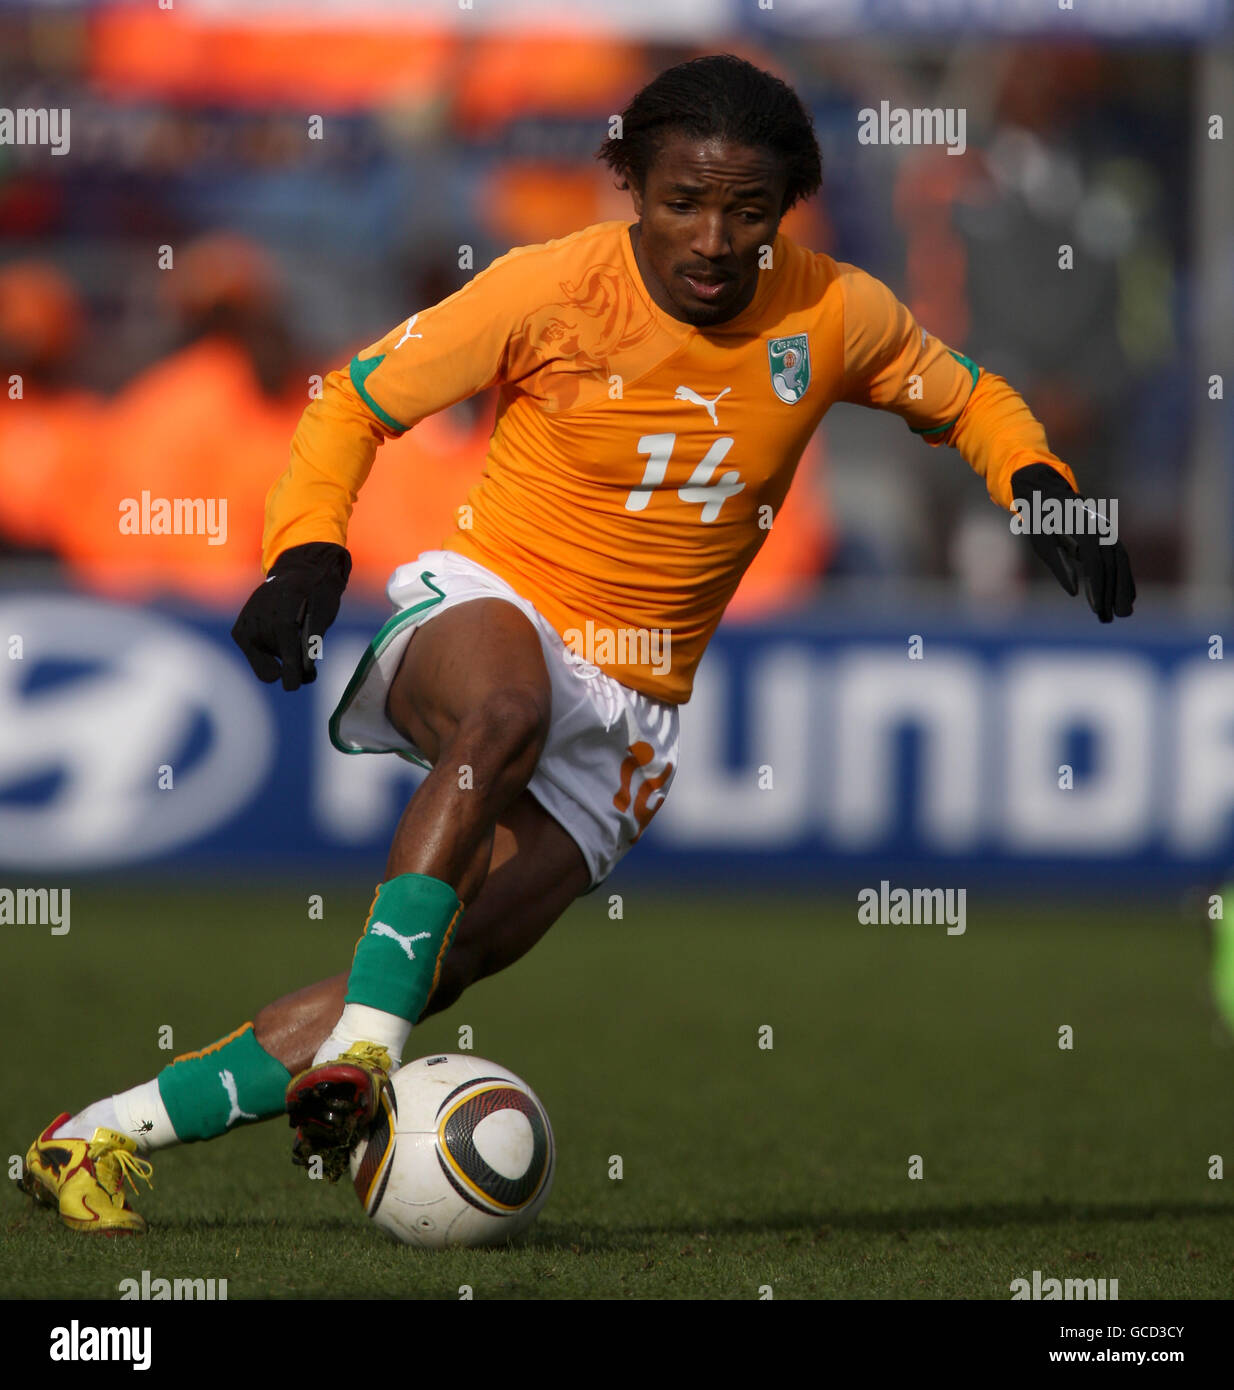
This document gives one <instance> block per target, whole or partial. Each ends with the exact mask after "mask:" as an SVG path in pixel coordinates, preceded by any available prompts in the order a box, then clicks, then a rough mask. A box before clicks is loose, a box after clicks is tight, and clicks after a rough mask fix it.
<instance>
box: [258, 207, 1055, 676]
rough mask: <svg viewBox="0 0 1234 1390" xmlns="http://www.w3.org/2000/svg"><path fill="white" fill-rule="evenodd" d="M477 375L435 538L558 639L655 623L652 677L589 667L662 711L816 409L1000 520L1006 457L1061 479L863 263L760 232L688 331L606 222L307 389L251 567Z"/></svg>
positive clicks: (431, 314) (518, 254)
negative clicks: (883, 423)
mask: <svg viewBox="0 0 1234 1390" xmlns="http://www.w3.org/2000/svg"><path fill="white" fill-rule="evenodd" d="M494 385H498V386H500V388H501V390H500V404H499V407H498V412H497V422H496V425H495V426H494V430H493V435H492V439H491V441H490V444H489V450H488V460H487V463H486V466H485V470H484V475H483V478H482V479H481V481H480V483H479V484H478V485H477V486H476V487H474V488H473V489H472V490H471V492H470V494H469V495H468V500H467V505H466V507H465V508H462V509H460V522H459V527H458V529H457V530H456V531H454V532H453V533H452V534H451V535H450V536H449V537H448V538H447V539H446V540H445V541H444V547H445V548H446V549H450V550H455V551H458V552H459V553H461V554H463V555H467V556H470V557H471V558H472V559H474V560H476V561H478V562H479V563H480V564H482V565H485V566H486V567H487V568H488V569H490V570H492V571H493V572H494V573H496V574H499V575H500V576H501V577H502V578H504V579H505V580H506V581H507V582H508V583H509V584H511V585H512V586H513V587H514V588H515V589H516V590H517V591H518V592H519V593H521V594H522V595H523V596H524V597H525V598H527V599H529V600H530V601H531V602H532V603H534V604H535V605H536V607H537V608H538V609H539V610H540V612H541V613H543V614H544V616H545V617H546V618H547V619H548V620H549V622H550V623H552V625H553V626H554V627H555V628H556V629H557V630H558V632H560V633H561V634H562V635H563V637H566V640H567V641H571V640H573V639H572V638H571V637H570V636H568V634H571V633H572V632H573V633H582V632H585V631H589V632H593V633H595V632H605V631H607V632H609V633H612V634H621V633H631V634H632V633H649V634H650V633H659V634H664V633H667V634H669V635H670V639H671V654H672V659H671V662H670V663H669V669H668V670H667V671H663V670H662V669H661V670H660V671H655V670H652V669H651V665H650V663H645V662H644V663H640V662H639V661H638V660H637V653H638V651H639V646H638V644H637V643H636V642H635V641H634V640H633V639H630V640H628V641H622V640H620V639H619V638H618V637H612V638H610V639H609V650H611V651H612V652H614V653H616V659H614V660H612V661H606V660H604V658H603V654H601V655H594V656H591V659H594V660H595V661H596V664H598V665H601V666H603V668H604V669H605V670H606V671H607V672H608V674H609V675H611V676H613V677H615V678H616V679H617V680H619V681H622V682H623V683H624V684H626V685H628V686H630V687H632V688H633V689H635V690H639V691H643V692H644V693H646V694H649V695H653V696H655V697H657V698H659V699H662V700H667V701H669V702H672V703H681V702H683V701H685V700H687V699H688V698H689V696H690V690H691V687H692V685H693V680H694V672H695V669H696V667H697V665H698V662H699V659H700V657H701V656H702V654H703V651H704V649H705V647H706V645H707V642H708V640H709V639H710V637H711V634H712V633H713V632H714V631H715V628H716V625H717V624H718V623H719V621H720V617H721V615H722V614H723V612H724V607H725V605H726V604H727V602H728V600H729V599H730V598H731V597H732V595H733V592H734V590H735V589H736V587H737V584H738V581H739V580H740V578H741V575H742V573H743V572H744V570H745V569H746V567H747V565H749V563H750V561H751V560H752V559H753V558H754V556H755V554H756V553H757V551H758V549H759V546H760V545H761V544H762V542H763V540H764V539H765V537H766V535H767V531H768V528H769V526H770V524H771V522H772V520H773V519H774V516H775V512H776V510H777V509H778V508H779V506H780V503H781V502H782V501H783V499H784V496H785V494H786V492H787V491H788V486H789V483H790V482H791V481H792V477H793V471H794V469H795V468H796V466H797V461H798V459H799V458H800V457H801V453H802V451H803V449H804V448H805V445H806V442H807V441H808V440H809V438H810V436H811V434H813V432H814V430H815V429H816V428H817V426H818V423H819V421H820V420H821V419H822V417H823V415H824V414H825V413H826V412H827V410H828V408H829V407H830V406H831V405H833V404H834V403H835V402H836V401H849V402H854V403H856V404H859V405H865V406H871V407H873V408H876V409H881V410H892V411H895V412H896V413H897V414H898V415H900V416H901V417H902V418H903V419H904V420H905V421H906V422H907V423H908V425H909V426H910V428H912V429H913V430H914V431H916V432H917V433H919V434H921V436H922V438H923V439H925V440H926V442H927V443H929V444H932V445H938V444H952V445H954V446H955V447H956V448H957V449H958V450H959V451H960V453H961V454H962V455H963V457H964V458H965V459H966V460H967V462H968V463H969V465H970V466H971V467H972V468H973V470H974V471H975V472H976V473H978V474H979V475H981V476H982V477H983V478H984V479H985V481H986V486H987V488H988V490H989V492H990V495H991V497H992V498H993V499H994V501H995V502H997V503H998V504H999V505H1000V506H1003V507H1005V508H1008V509H1010V507H1011V501H1012V499H1011V485H1010V479H1011V474H1012V473H1013V472H1014V471H1015V469H1017V468H1019V467H1020V466H1022V465H1023V464H1026V463H1032V462H1044V463H1048V464H1050V465H1052V466H1053V467H1054V468H1056V469H1057V470H1058V471H1059V472H1060V473H1062V474H1063V476H1064V477H1066V479H1067V481H1068V482H1069V483H1071V484H1072V485H1073V486H1074V484H1075V479H1074V477H1073V475H1072V474H1071V471H1070V469H1068V468H1067V466H1066V465H1065V464H1064V463H1062V461H1061V460H1059V459H1058V458H1056V457H1055V456H1054V455H1053V454H1052V453H1051V452H1050V450H1049V448H1048V446H1047V443H1046V438H1045V433H1044V431H1043V430H1042V428H1041V425H1040V424H1039V423H1038V421H1037V420H1036V419H1035V418H1034V417H1033V415H1032V414H1031V413H1030V411H1029V410H1028V407H1027V406H1026V405H1025V404H1024V401H1023V400H1022V399H1021V397H1020V396H1019V395H1018V394H1017V393H1016V392H1015V391H1014V390H1012V388H1011V387H1010V386H1008V385H1007V383H1006V382H1005V381H1004V380H1003V379H1002V378H1001V377H998V376H994V375H992V374H991V373H989V372H985V371H982V370H981V369H980V368H979V367H977V366H976V365H975V364H974V363H972V362H970V361H969V360H968V358H966V357H964V356H962V355H961V354H959V353H956V352H953V351H951V350H950V349H948V348H947V347H946V346H945V345H944V344H943V343H941V342H940V341H939V340H938V339H937V338H934V337H932V336H931V335H930V334H929V333H927V332H926V331H925V330H924V329H922V328H920V327H919V326H918V325H917V323H916V322H915V321H914V319H913V316H912V314H910V313H909V311H908V310H907V309H906V308H905V306H904V305H903V304H901V303H900V302H899V301H898V300H897V299H896V298H895V296H894V295H893V294H892V293H891V291H890V290H889V289H888V288H887V287H886V285H884V284H882V283H881V282H880V281H879V280H876V279H875V278H874V277H873V276H872V275H869V274H867V273H866V272H865V271H863V270H860V269H858V268H857V267H856V266H852V265H847V264H845V263H843V262H838V261H835V260H833V259H832V258H831V257H830V256H826V255H822V254H819V253H815V252H812V251H807V250H805V249H804V248H802V247H800V246H798V245H796V244H795V243H794V242H792V241H790V240H789V239H788V238H787V237H784V236H777V238H776V240H775V242H774V244H773V246H772V250H771V256H770V264H769V266H768V267H767V268H766V269H763V270H761V271H760V273H759V282H758V287H757V289H756V291H755V294H754V298H753V299H752V301H751V302H750V304H749V305H748V306H747V307H746V308H745V309H744V310H743V311H742V312H741V313H740V314H739V315H737V316H736V317H735V318H733V319H731V320H729V322H727V323H723V324H719V325H717V326H715V327H713V328H707V329H701V328H694V327H692V326H691V325H689V324H686V323H682V322H679V321H678V320H677V319H674V318H672V317H671V316H670V315H668V314H666V313H665V312H664V311H663V310H661V309H660V308H659V307H658V306H657V305H656V304H654V303H653V302H652V300H651V298H650V296H649V295H648V293H647V290H646V288H645V286H644V284H643V280H642V276H641V273H640V271H639V269H638V266H637V264H636V262H635V259H634V251H633V248H632V245H631V242H630V229H629V226H628V225H627V224H626V223H624V222H604V223H600V224H598V225H596V226H594V227H588V228H586V229H585V230H584V231H581V232H576V233H575V234H574V235H573V236H569V237H565V238H564V239H562V240H560V241H550V242H547V243H546V244H544V245H542V246H527V247H520V248H519V249H517V250H514V251H511V252H510V253H509V254H508V255H505V256H502V257H500V258H499V259H498V260H496V261H494V262H493V264H492V265H491V266H489V267H488V269H487V270H485V271H482V272H481V273H480V274H478V275H476V276H475V278H474V279H472V280H471V281H470V282H469V283H468V284H467V285H466V286H465V287H464V288H463V289H461V290H459V291H458V292H457V293H456V294H453V295H451V296H450V297H449V298H448V299H445V300H443V301H442V302H441V303H440V304H437V305H435V306H434V307H433V308H431V309H425V310H422V311H420V312H419V313H416V314H413V315H412V316H411V317H410V318H409V319H407V320H405V321H404V322H402V323H400V324H399V325H398V326H397V327H396V328H394V329H392V330H391V331H390V332H389V333H388V334H386V336H385V337H384V338H382V339H380V340H379V341H378V342H376V343H374V344H373V345H372V346H371V347H369V348H366V349H365V350H364V351H363V352H362V353H360V354H359V355H358V356H357V357H355V358H354V359H353V360H352V362H351V364H350V367H349V368H348V369H347V370H345V371H344V370H339V371H334V372H331V373H330V374H329V376H327V377H326V379H325V383H324V387H323V392H322V395H321V397H320V399H318V400H316V401H314V402H313V403H312V404H311V405H310V406H309V407H308V409H307V410H305V412H304V415H303V416H302V418H301V420H300V424H299V427H298V428H297V430H296V432H295V436H294V438H293V439H292V443H291V462H290V465H289V467H288V468H287V471H286V472H285V473H284V474H283V475H282V476H281V477H280V478H279V479H278V481H277V482H276V483H275V484H274V486H273V487H272V488H271V490H270V493H269V496H268V498H267V501H266V528H265V536H264V541H263V547H262V550H263V562H264V564H265V566H266V567H267V568H269V566H270V565H271V564H273V562H274V560H275V559H276V557H277V556H278V555H279V554H280V553H281V552H282V551H283V550H286V549H287V548H288V547H289V546H292V545H299V544H302V543H303V542H306V541H335V542H337V543H338V544H340V545H342V544H345V542H346V537H347V523H348V519H349V517H350V515H351V510H352V507H353V505H354V503H355V499H356V495H357V493H358V491H359V489H360V487H361V486H362V485H363V483H364V480H365V478H366V477H367V476H368V473H369V470H370V468H371V467H372V465H373V460H374V456H375V454H376V451H377V446H378V445H379V444H380V443H381V442H382V440H384V439H388V438H392V437H394V436H396V435H398V434H401V433H402V432H403V431H404V430H407V429H410V428H411V427H412V426H414V425H415V424H416V423H417V421H419V420H422V419H424V417H425V416H427V415H431V414H433V413H434V412H435V411H438V410H442V409H444V408H445V407H446V406H449V405H452V404H453V403H454V402H456V401H459V400H462V399H463V398H464V397H466V396H470V395H473V394H474V393H475V392H477V391H480V390H483V389H485V388H487V387H490V386H494ZM408 558H409V559H411V558H414V557H412V556H408ZM588 622H590V623H591V624H592V627H591V628H588ZM663 647H664V640H663V637H661V647H660V649H661V650H663ZM599 650H600V651H601V653H602V652H603V648H599ZM627 657H628V658H630V659H629V660H626V659H625V658H627ZM656 664H657V666H659V667H660V668H662V667H663V665H664V663H663V661H660V660H658V661H657V663H656Z"/></svg>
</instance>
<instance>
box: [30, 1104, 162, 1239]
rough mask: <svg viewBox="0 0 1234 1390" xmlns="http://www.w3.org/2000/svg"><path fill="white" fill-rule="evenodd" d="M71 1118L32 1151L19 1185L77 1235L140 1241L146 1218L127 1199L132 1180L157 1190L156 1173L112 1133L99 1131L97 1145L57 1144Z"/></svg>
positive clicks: (124, 1140) (62, 1141)
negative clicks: (131, 1237) (56, 1213)
mask: <svg viewBox="0 0 1234 1390" xmlns="http://www.w3.org/2000/svg"><path fill="white" fill-rule="evenodd" d="M68 1118H69V1113H68V1111H67V1110H66V1111H65V1112H64V1114H63V1115H60V1116H58V1117H57V1118H56V1119H54V1120H53V1121H52V1122H51V1124H49V1125H48V1126H47V1128H46V1129H45V1130H44V1131H43V1132H42V1134H40V1135H39V1137H38V1138H37V1139H36V1140H35V1141H34V1143H33V1144H31V1145H30V1150H29V1152H28V1153H27V1154H26V1162H25V1165H24V1166H23V1168H22V1174H21V1177H20V1178H19V1179H18V1183H19V1185H20V1186H21V1187H22V1189H23V1190H24V1191H26V1192H28V1193H29V1194H30V1196H31V1197H33V1198H34V1200H35V1201H36V1202H39V1203H41V1204H42V1205H43V1206H45V1207H52V1208H54V1209H55V1210H57V1211H59V1213H60V1220H61V1221H63V1222H64V1224H65V1225H66V1226H68V1227H69V1228H70V1229H71V1230H74V1231H92V1232H96V1233H98V1234H99V1235H105V1236H118V1235H140V1234H141V1233H142V1232H143V1231H144V1230H145V1229H146V1222H145V1218H144V1217H142V1216H141V1215H140V1213H138V1212H135V1211H134V1210H133V1208H132V1207H130V1206H129V1204H128V1200H127V1199H126V1197H125V1195H124V1184H125V1181H126V1179H127V1181H128V1184H129V1186H130V1187H131V1188H132V1189H133V1191H134V1192H136V1191H137V1184H136V1183H135V1182H134V1181H133V1178H134V1176H136V1177H139V1178H141V1179H142V1180H143V1181H144V1182H145V1183H147V1184H148V1185H149V1186H151V1187H153V1186H154V1181H153V1173H154V1169H153V1168H152V1166H151V1165H150V1163H149V1162H148V1161H147V1160H146V1159H144V1158H138V1156H137V1145H136V1143H134V1141H133V1140H132V1139H130V1138H129V1137H128V1136H127V1135H125V1134H119V1133H117V1132H116V1131H115V1130H114V1129H96V1130H95V1131H94V1138H93V1139H89V1140H86V1139H55V1138H52V1135H53V1134H54V1132H55V1130H56V1129H57V1128H58V1127H59V1126H60V1125H62V1124H63V1123H64V1122H65V1120H67V1119H68Z"/></svg>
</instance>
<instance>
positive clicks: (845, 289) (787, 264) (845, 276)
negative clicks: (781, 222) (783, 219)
mask: <svg viewBox="0 0 1234 1390" xmlns="http://www.w3.org/2000/svg"><path fill="white" fill-rule="evenodd" d="M775 253H776V257H777V259H778V261H779V262H780V265H781V267H782V272H783V273H782V276H781V285H782V292H783V293H784V294H786V295H787V296H788V297H790V298H792V299H795V300H797V301H798V302H799V303H800V304H802V305H803V306H804V305H807V304H818V303H821V302H822V300H823V298H824V296H826V295H827V294H828V293H831V294H833V295H842V296H843V297H844V299H845V300H846V301H850V302H856V301H859V300H867V301H872V300H877V299H881V298H882V297H883V296H885V295H889V294H890V293H891V291H890V290H889V289H888V288H887V286H886V285H884V284H883V282H882V281H881V280H879V279H877V278H876V277H875V276H873V275H871V274H870V272H869V271H868V270H863V269H862V268H861V267H860V266H859V265H853V264H852V263H851V262H849V261H840V260H837V259H836V258H835V257H834V256H829V255H828V254H827V253H826V252H825V251H814V250H811V249H810V248H809V247H807V246H802V245H801V244H800V242H796V241H794V240H793V239H792V238H791V237H787V236H784V235H783V233H781V234H780V236H778V237H777V238H776V245H775Z"/></svg>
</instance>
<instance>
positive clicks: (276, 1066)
mask: <svg viewBox="0 0 1234 1390" xmlns="http://www.w3.org/2000/svg"><path fill="white" fill-rule="evenodd" d="M290 1080H291V1073H290V1072H289V1071H288V1070H287V1068H286V1067H285V1066H284V1065H283V1064H282V1062H280V1061H278V1060H277V1059H276V1058H274V1057H271V1056H270V1054H269V1053H268V1052H267V1051H266V1050H265V1048H264V1047H262V1045H261V1044H260V1043H259V1042H258V1041H257V1034H256V1033H255V1032H254V1030H253V1025H252V1024H251V1023H245V1024H243V1025H242V1026H241V1027H239V1028H237V1029H236V1031H235V1032H234V1033H229V1034H228V1035H227V1036H226V1037H225V1038H220V1039H219V1041H218V1042H216V1043H211V1044H210V1046H209V1047H203V1048H202V1049H201V1051H200V1052H188V1053H185V1055H184V1056H183V1057H177V1058H176V1059H175V1060H174V1061H173V1062H172V1063H171V1065H170V1066H167V1067H164V1068H163V1070H162V1071H161V1072H159V1076H158V1083H159V1095H160V1096H161V1097H162V1099H163V1104H164V1105H165V1106H166V1107H167V1114H168V1117H169V1118H170V1120H171V1126H172V1128H173V1129H174V1130H175V1131H176V1138H177V1139H179V1140H180V1141H181V1142H182V1143H185V1144H188V1143H191V1142H192V1141H193V1140H194V1139H215V1138H217V1137H218V1136H219V1135H220V1134H226V1132H227V1131H228V1130H229V1129H230V1128H231V1127H232V1125H233V1124H237V1123H244V1122H246V1121H249V1122H251V1121H253V1120H268V1119H269V1118H270V1117H271V1116H272V1115H281V1114H283V1112H284V1104H283V1096H284V1093H285V1092H286V1090H287V1083H288V1082H289V1081H290Z"/></svg>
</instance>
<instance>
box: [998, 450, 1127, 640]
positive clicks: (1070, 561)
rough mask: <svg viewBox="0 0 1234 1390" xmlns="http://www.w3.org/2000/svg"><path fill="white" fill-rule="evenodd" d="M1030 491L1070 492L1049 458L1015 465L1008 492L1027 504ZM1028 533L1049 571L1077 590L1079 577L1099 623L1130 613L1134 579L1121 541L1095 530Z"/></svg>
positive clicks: (1073, 591) (1059, 496)
mask: <svg viewBox="0 0 1234 1390" xmlns="http://www.w3.org/2000/svg"><path fill="white" fill-rule="evenodd" d="M1034 492H1039V493H1040V494H1041V499H1042V501H1043V502H1044V501H1045V500H1046V499H1047V498H1057V499H1058V500H1059V501H1060V502H1065V501H1066V499H1067V498H1069V497H1075V495H1076V494H1075V492H1074V491H1073V490H1072V488H1071V487H1070V485H1069V484H1068V482H1067V480H1066V478H1064V477H1063V476H1062V474H1061V473H1056V472H1055V471H1054V469H1053V468H1051V467H1050V465H1049V464H1048V463H1030V464H1028V465H1026V466H1025V467H1024V468H1017V469H1016V471H1015V472H1014V473H1013V474H1012V475H1011V496H1012V498H1013V499H1014V500H1016V501H1022V502H1024V503H1025V504H1026V505H1027V506H1029V507H1031V506H1032V496H1033V493H1034ZM1026 519H1029V518H1027V517H1026ZM1028 538H1029V540H1030V541H1031V542H1032V547H1033V549H1034V550H1035V551H1036V552H1037V554H1038V555H1040V556H1041V558H1042V559H1043V560H1044V561H1045V563H1046V566H1047V568H1048V569H1049V571H1050V573H1051V574H1052V575H1053V576H1054V577H1055V579H1057V580H1058V582H1059V583H1060V584H1061V585H1062V586H1063V588H1064V589H1066V590H1067V592H1068V593H1069V594H1073V595H1074V594H1076V593H1078V592H1079V580H1080V579H1081V578H1082V579H1083V581H1084V593H1085V596H1086V597H1087V599H1088V606H1089V607H1090V608H1091V609H1092V610H1093V612H1094V613H1096V615H1097V617H1098V618H1099V619H1100V620H1101V621H1102V622H1103V623H1109V622H1113V621H1114V619H1115V618H1116V617H1119V618H1129V617H1130V616H1131V605H1132V604H1133V603H1134V602H1135V580H1134V579H1132V577H1131V561H1130V560H1129V559H1128V558H1127V552H1126V550H1125V549H1124V548H1123V543H1122V541H1115V542H1114V544H1113V545H1102V544H1101V538H1100V537H1099V536H1098V535H1097V533H1096V532H1095V531H1089V532H1086V533H1085V534H1083V535H1052V536H1041V535H1037V534H1036V533H1035V532H1032V531H1030V532H1029V533H1028Z"/></svg>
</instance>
